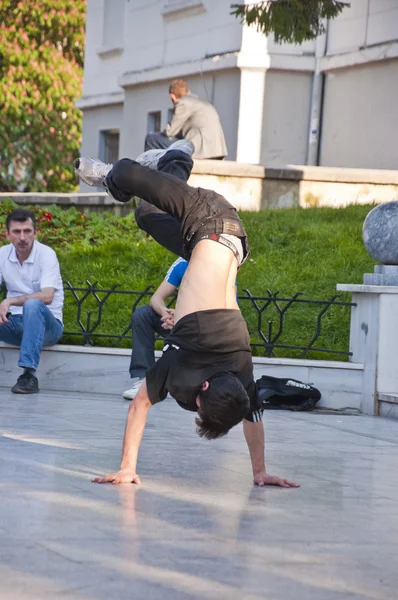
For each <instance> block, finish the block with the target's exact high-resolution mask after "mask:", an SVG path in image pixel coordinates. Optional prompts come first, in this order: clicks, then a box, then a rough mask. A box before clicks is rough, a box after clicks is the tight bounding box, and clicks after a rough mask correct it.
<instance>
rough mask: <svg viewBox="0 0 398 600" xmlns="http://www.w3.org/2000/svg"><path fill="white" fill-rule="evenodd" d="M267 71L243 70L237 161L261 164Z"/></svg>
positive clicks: (241, 76)
mask: <svg viewBox="0 0 398 600" xmlns="http://www.w3.org/2000/svg"><path fill="white" fill-rule="evenodd" d="M264 86H265V69H253V68H242V69H241V75H240V105H239V124H238V143H237V149H236V160H237V161H238V162H242V163H252V164H259V163H260V160H261V141H262V129H263V111H264Z"/></svg>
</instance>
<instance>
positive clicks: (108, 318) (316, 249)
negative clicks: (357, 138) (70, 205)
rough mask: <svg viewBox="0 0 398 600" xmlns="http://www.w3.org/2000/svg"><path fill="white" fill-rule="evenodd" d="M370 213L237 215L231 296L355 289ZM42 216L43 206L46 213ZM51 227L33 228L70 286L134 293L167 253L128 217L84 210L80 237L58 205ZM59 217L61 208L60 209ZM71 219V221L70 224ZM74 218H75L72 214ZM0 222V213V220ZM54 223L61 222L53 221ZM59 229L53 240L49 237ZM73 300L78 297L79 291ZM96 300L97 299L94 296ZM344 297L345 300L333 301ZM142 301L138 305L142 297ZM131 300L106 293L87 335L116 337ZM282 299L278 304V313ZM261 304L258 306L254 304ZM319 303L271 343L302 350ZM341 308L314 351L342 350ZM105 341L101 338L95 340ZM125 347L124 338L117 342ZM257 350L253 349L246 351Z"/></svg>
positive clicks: (69, 317) (68, 316)
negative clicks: (243, 254) (239, 253)
mask: <svg viewBox="0 0 398 600" xmlns="http://www.w3.org/2000/svg"><path fill="white" fill-rule="evenodd" d="M371 208H372V207H370V206H367V207H362V206H350V207H347V208H344V209H328V208H313V209H305V210H303V209H277V210H266V211H263V212H261V213H246V212H243V213H241V217H242V219H243V221H244V224H245V226H246V229H247V233H248V236H249V242H250V245H251V257H250V259H249V260H248V261H247V262H246V264H245V265H244V266H243V268H242V269H241V271H240V272H239V279H238V290H239V295H240V296H246V294H245V293H244V291H243V290H245V289H248V290H250V292H251V294H252V295H254V296H267V294H268V292H267V290H270V291H271V292H272V293H275V292H279V296H280V297H281V298H288V297H291V296H292V295H293V294H295V293H296V292H303V298H306V299H317V300H325V299H328V298H330V297H331V296H332V295H333V294H335V293H336V284H337V283H361V282H362V276H363V273H365V272H372V271H373V267H374V264H375V263H374V261H373V259H372V258H371V257H370V256H369V255H368V254H367V252H366V250H365V248H364V246H363V243H362V237H361V232H362V224H363V221H364V219H365V217H366V215H367V213H368V212H369V211H370V210H371ZM46 210H48V211H49V210H50V209H46ZM51 210H52V211H53V213H54V214H55V213H56V214H57V219H58V220H57V222H56V224H57V227H56V228H55V229H54V228H53V229H51V230H50V229H49V228H47V229H43V230H42V231H41V236H42V241H44V243H49V245H51V246H52V247H53V248H54V249H56V250H57V253H58V256H59V260H60V264H61V269H62V275H63V278H64V280H67V281H69V282H70V283H71V284H72V285H73V286H84V285H85V282H86V280H88V281H90V282H91V283H94V282H95V281H97V282H98V286H99V287H101V288H104V289H106V288H109V287H111V286H112V285H114V284H116V283H120V284H121V288H120V289H123V290H137V291H142V290H144V289H145V288H146V287H147V286H148V285H154V286H155V287H156V286H157V285H158V284H159V283H160V282H161V280H162V278H163V277H164V274H165V272H166V271H167V269H168V267H169V265H170V264H171V263H172V262H173V260H174V259H175V257H174V256H173V255H172V254H170V253H169V252H167V251H166V250H164V249H163V248H161V247H160V246H159V245H158V244H157V243H156V242H154V241H153V240H152V239H147V238H146V237H145V236H144V235H143V233H142V232H141V231H139V230H138V228H137V227H136V225H135V221H134V219H133V218H132V215H129V216H128V217H124V218H118V217H114V216H113V215H110V214H109V213H108V214H105V215H103V216H98V215H91V214H87V215H86V219H85V221H84V231H83V229H82V228H81V226H80V224H78V225H73V226H71V228H70V229H68V224H67V223H66V222H64V221H62V220H63V219H66V217H64V216H63V214H66V213H61V212H60V211H59V209H56V208H55V207H51ZM3 212H5V211H4V210H3ZM67 212H68V213H69V212H70V211H67ZM78 217H79V215H78V213H76V212H75V213H74V217H73V219H72V218H71V217H68V218H69V220H72V221H73V222H74V223H75V224H76V223H80V221H78ZM79 218H80V217H79ZM1 221H3V222H4V217H1V211H0V222H1ZM61 221H62V222H61ZM60 229H61V230H62V236H60V235H58V231H59V230H60ZM79 295H80V296H81V295H82V292H79ZM99 297H103V295H101V294H99ZM340 299H341V300H344V301H350V300H351V298H350V295H348V294H344V295H342V296H341V298H340ZM144 301H145V300H144ZM132 302H133V298H132V297H131V296H126V295H117V296H116V295H115V296H114V297H112V298H110V299H109V300H108V301H107V302H106V303H105V304H104V311H103V318H102V323H101V327H100V328H98V329H96V332H97V333H108V334H109V333H112V334H115V335H118V334H120V333H122V331H123V330H124V329H125V327H126V326H127V325H128V323H129V318H130V314H131V306H132ZM240 304H241V308H242V312H243V314H244V316H245V318H246V320H247V322H248V326H249V330H250V332H251V335H252V341H253V342H258V341H260V339H259V337H258V335H256V333H255V332H256V329H257V320H258V313H256V311H255V309H254V308H253V305H252V304H251V302H249V301H247V300H241V301H240ZM284 305H285V303H284V302H281V303H280V308H283V306H284ZM262 306H263V302H261V301H260V302H259V308H260V309H261V307H262ZM82 309H83V310H82V321H83V322H84V323H86V319H87V310H91V311H92V315H91V322H93V321H95V320H96V315H97V308H96V303H95V301H94V300H86V301H85V302H84V304H83V306H82ZM320 310H321V307H320V306H319V305H307V304H294V305H293V306H292V307H290V308H289V310H288V311H287V313H286V317H285V323H284V328H283V332H282V334H281V335H280V336H279V338H278V343H279V344H282V345H298V346H305V345H306V344H308V342H309V340H311V338H312V337H313V335H314V331H315V325H316V318H317V315H318V313H319V311H320ZM349 312H350V311H349V308H346V307H337V306H333V307H330V308H329V309H328V310H327V312H326V313H325V315H324V316H323V318H322V335H321V337H320V338H319V339H318V341H317V343H316V346H317V347H318V348H331V349H335V350H340V351H347V350H348V335H349ZM269 321H272V331H273V335H275V333H276V332H277V330H278V326H279V318H278V312H277V309H276V308H275V305H273V306H271V307H269V308H268V309H267V310H266V311H264V313H263V315H262V329H263V331H264V333H265V334H266V335H267V332H268V328H269ZM65 329H66V331H77V330H78V327H77V324H76V304H75V302H74V301H73V300H72V297H71V293H70V292H67V293H66V306H65ZM65 341H67V342H68V343H80V342H81V340H79V339H78V338H75V337H74V338H67V337H65ZM95 343H96V344H99V345H108V344H109V343H111V342H110V341H109V340H108V341H107V340H101V341H96V342H95ZM119 345H122V346H126V347H129V345H130V344H129V342H128V341H125V342H124V343H123V342H122V343H121V344H119ZM255 353H256V354H260V355H262V354H264V352H263V350H258V351H257V350H255ZM275 355H276V356H286V357H288V356H290V357H297V356H299V355H300V352H298V351H295V350H291V349H277V350H276V351H275ZM307 357H308V358H325V359H339V358H341V357H339V356H338V355H325V354H323V353H320V352H315V351H311V352H310V353H309V354H307Z"/></svg>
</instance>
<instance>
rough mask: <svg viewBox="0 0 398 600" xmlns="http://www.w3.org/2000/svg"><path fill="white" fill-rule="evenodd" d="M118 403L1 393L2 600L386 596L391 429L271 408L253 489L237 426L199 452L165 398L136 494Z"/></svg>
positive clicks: (392, 545)
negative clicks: (123, 472)
mask: <svg viewBox="0 0 398 600" xmlns="http://www.w3.org/2000/svg"><path fill="white" fill-rule="evenodd" d="M128 405H129V404H128V402H126V401H123V400H122V399H121V398H119V397H116V396H106V395H100V394H97V395H94V394H74V393H61V392H54V393H52V392H48V391H46V392H41V393H40V394H37V395H34V396H15V395H13V394H11V393H10V392H9V390H8V389H6V388H0V598H1V600H36V599H40V600H50V599H51V600H54V599H58V598H59V599H60V600H61V599H62V600H102V599H103V600H109V599H116V600H124V599H126V600H127V599H129V600H131V599H137V600H138V599H139V600H141V599H144V600H157V599H159V600H160V599H161V600H185V599H192V600H196V599H198V600H199V599H209V600H225V599H228V600H230V599H231V600H235V599H236V600H238V599H239V600H242V599H244V600H259V599H260V598H261V599H264V598H266V599H267V600H291V599H292V600H293V599H294V600H359V599H366V600H393V599H395V598H396V597H397V591H396V590H397V586H398V570H397V564H398V422H394V421H391V420H386V419H382V418H377V417H366V416H362V415H361V416H356V415H340V414H319V413H316V412H313V413H308V414H302V413H301V414H299V413H288V412H283V411H269V412H267V413H266V414H265V418H264V423H265V429H266V440H267V459H268V466H269V471H270V472H274V473H275V474H277V475H280V476H283V477H287V478H290V479H293V480H295V481H298V482H299V483H300V484H301V488H300V489H298V490H294V489H290V490H286V489H280V488H256V487H253V485H252V478H251V472H250V461H249V457H248V452H247V448H246V444H245V441H244V438H243V432H242V429H241V427H236V428H235V429H234V430H233V431H231V432H230V434H229V435H228V436H227V437H226V438H224V439H221V440H217V441H213V442H208V441H204V440H202V439H200V438H199V437H198V436H197V435H196V434H195V426H194V415H192V414H190V413H187V412H185V411H183V410H181V409H180V408H179V407H178V406H177V405H176V404H175V403H174V401H173V400H166V401H165V402H164V403H162V404H160V405H157V406H155V407H153V408H152V409H151V410H150V413H149V420H148V425H147V429H146V431H145V434H144V438H143V442H142V447H141V451H140V456H139V468H138V473H139V474H140V476H141V478H142V486H139V487H137V486H133V485H124V486H112V485H96V484H93V483H91V478H92V477H93V476H96V475H99V474H103V473H107V472H112V471H114V470H116V469H117V467H118V465H119V460H120V452H121V441H122V435H123V429H124V422H125V417H126V412H127V409H128Z"/></svg>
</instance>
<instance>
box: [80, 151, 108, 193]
mask: <svg viewBox="0 0 398 600" xmlns="http://www.w3.org/2000/svg"><path fill="white" fill-rule="evenodd" d="M74 165H75V173H76V175H78V177H80V179H81V180H82V181H84V183H87V185H91V186H94V187H106V186H104V180H105V177H106V176H107V175H108V173H109V171H110V170H111V169H112V167H113V165H110V164H109V163H108V164H107V163H103V162H102V161H101V160H98V159H95V158H85V157H83V156H82V157H81V158H77V159H76V160H75V163H74Z"/></svg>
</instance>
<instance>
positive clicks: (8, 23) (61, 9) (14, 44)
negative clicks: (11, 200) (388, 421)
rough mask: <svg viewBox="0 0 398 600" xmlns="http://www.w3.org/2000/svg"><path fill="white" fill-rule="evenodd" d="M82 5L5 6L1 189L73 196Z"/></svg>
mask: <svg viewBox="0 0 398 600" xmlns="http://www.w3.org/2000/svg"><path fill="white" fill-rule="evenodd" d="M85 8H86V2H85V0H40V1H38V0H29V1H28V2H27V1H26V0H25V1H24V0H20V1H18V0H1V2H0V23H1V25H0V110H1V121H0V189H1V190H3V191H13V190H17V189H19V190H23V191H55V190H56V191H58V192H60V191H64V192H66V191H70V190H71V189H73V188H74V187H75V186H76V181H75V177H74V174H73V168H72V162H73V158H74V157H75V156H76V155H77V154H78V151H79V147H80V138H81V112H80V111H79V110H78V109H76V108H75V106H74V102H75V100H76V99H77V98H78V97H79V96H80V94H81V85H82V77H83V58H84V23H85Z"/></svg>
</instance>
